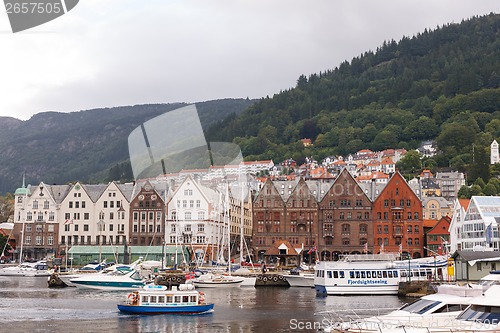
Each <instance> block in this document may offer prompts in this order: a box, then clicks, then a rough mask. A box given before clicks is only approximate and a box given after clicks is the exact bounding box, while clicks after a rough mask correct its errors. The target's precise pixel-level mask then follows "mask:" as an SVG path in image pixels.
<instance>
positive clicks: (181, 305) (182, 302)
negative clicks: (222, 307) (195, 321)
mask: <svg viewBox="0 0 500 333" xmlns="http://www.w3.org/2000/svg"><path fill="white" fill-rule="evenodd" d="M117 306H118V310H120V311H121V312H124V313H130V314H162V313H174V314H175V313H177V314H181V313H189V314H194V313H203V312H207V311H210V310H212V309H213V308H214V304H213V303H206V302H205V294H204V293H203V292H198V291H196V290H195V288H194V286H193V285H192V284H181V285H179V288H177V287H176V286H172V287H171V288H170V289H169V288H167V287H166V286H160V285H146V286H144V287H143V288H142V289H139V290H137V291H135V292H133V293H130V294H128V295H127V300H126V301H125V302H124V303H122V304H118V305H117Z"/></svg>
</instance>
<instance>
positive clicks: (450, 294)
mask: <svg viewBox="0 0 500 333" xmlns="http://www.w3.org/2000/svg"><path fill="white" fill-rule="evenodd" d="M482 294H483V287H482V286H480V285H471V284H467V285H464V286H458V285H440V286H438V292H437V293H435V294H431V295H426V296H423V297H421V298H420V299H418V300H416V301H415V302H412V303H409V304H406V305H404V306H402V307H401V308H399V309H398V310H395V311H392V312H389V313H387V314H383V315H378V316H373V317H368V318H363V319H357V320H350V321H346V320H339V321H337V322H335V323H333V324H332V325H330V326H329V327H327V328H325V329H324V331H326V332H345V333H347V332H359V333H367V332H374V331H376V332H381V333H386V332H387V333H389V332H391V333H392V332H394V333H396V332H413V331H412V329H414V328H432V327H441V328H443V327H446V326H447V325H448V324H450V323H452V322H453V321H454V320H455V318H456V317H457V316H459V315H460V314H461V313H463V311H464V310H465V309H467V308H468V307H469V306H470V304H471V303H472V302H473V300H474V299H475V298H477V297H481V296H482ZM339 317H340V316H339ZM418 332H420V331H418ZM439 332H442V331H439ZM446 332H450V331H446Z"/></svg>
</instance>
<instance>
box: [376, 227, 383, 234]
mask: <svg viewBox="0 0 500 333" xmlns="http://www.w3.org/2000/svg"><path fill="white" fill-rule="evenodd" d="M381 233H382V226H381V225H378V226H377V234H381Z"/></svg>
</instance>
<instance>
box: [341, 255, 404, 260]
mask: <svg viewBox="0 0 500 333" xmlns="http://www.w3.org/2000/svg"><path fill="white" fill-rule="evenodd" d="M396 258H397V254H396V253H380V254H346V255H343V256H341V260H343V261H349V262H350V261H395V260H396Z"/></svg>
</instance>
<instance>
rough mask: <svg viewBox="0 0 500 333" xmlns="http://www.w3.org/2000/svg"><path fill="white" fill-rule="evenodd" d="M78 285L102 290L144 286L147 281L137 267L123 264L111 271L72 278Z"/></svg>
mask: <svg viewBox="0 0 500 333" xmlns="http://www.w3.org/2000/svg"><path fill="white" fill-rule="evenodd" d="M70 282H71V284H72V285H74V286H76V287H83V288H91V289H100V290H128V289H137V288H141V287H144V286H145V285H146V281H145V280H144V279H143V278H142V277H141V276H140V274H139V272H137V271H136V270H135V269H133V268H130V267H127V266H123V267H117V268H116V269H115V270H113V271H111V272H109V273H105V274H103V273H100V274H85V275H83V276H80V277H76V278H73V279H70Z"/></svg>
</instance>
